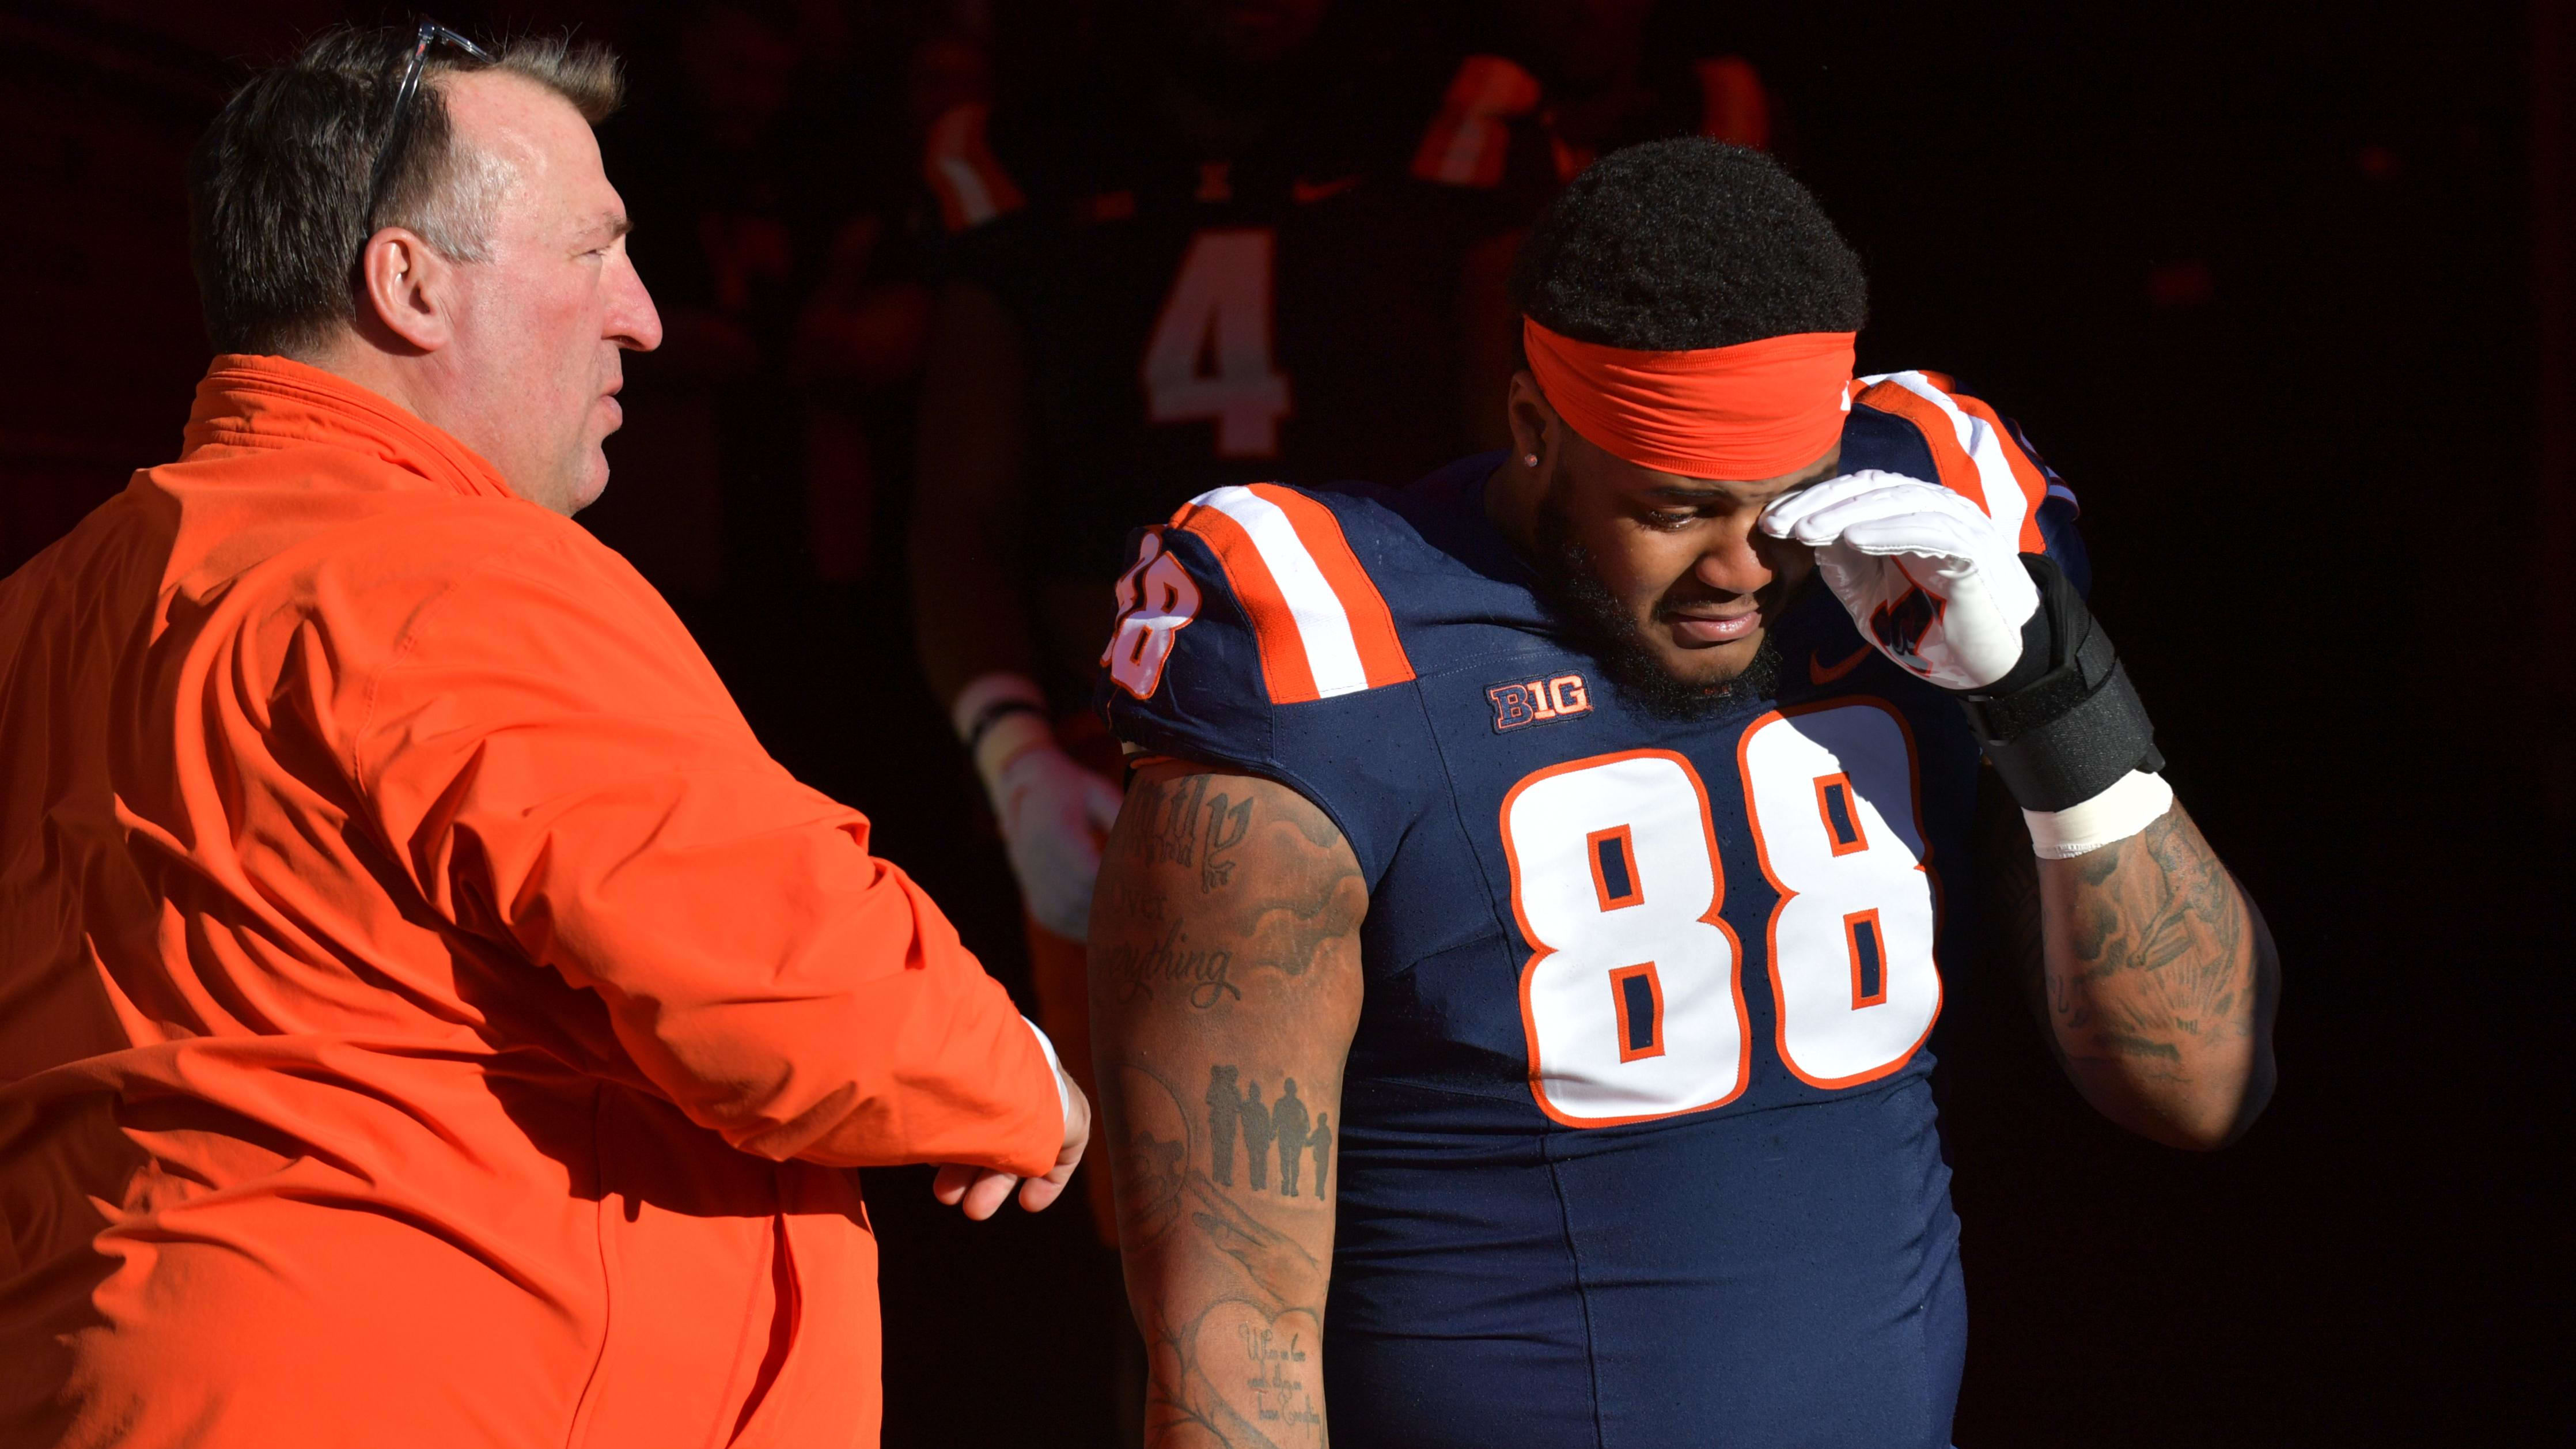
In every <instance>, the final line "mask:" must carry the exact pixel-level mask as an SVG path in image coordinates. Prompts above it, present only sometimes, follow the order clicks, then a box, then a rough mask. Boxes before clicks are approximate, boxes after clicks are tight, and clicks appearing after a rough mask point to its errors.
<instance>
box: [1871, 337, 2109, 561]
mask: <svg viewBox="0 0 2576 1449" xmlns="http://www.w3.org/2000/svg"><path fill="white" fill-rule="evenodd" d="M1852 403H1853V406H1854V407H1855V408H1867V409H1869V410H1871V411H1872V412H1875V413H1877V414H1879V415H1882V416H1884V417H1887V418H1890V419H1894V420H1896V421H1897V422H1898V423H1899V424H1900V426H1899V427H1897V428H1895V429H1893V430H1890V431H1891V432H1892V434H1893V438H1892V440H1891V442H1892V447H1891V449H1890V451H1891V456H1889V457H1887V458H1884V459H1881V458H1876V457H1867V458H1854V457H1852V456H1850V453H1851V451H1852V450H1851V449H1850V447H1849V446H1848V445H1846V449H1845V453H1846V456H1845V457H1844V460H1843V468H1844V470H1845V471H1847V472H1848V471H1853V470H1855V469H1858V468H1863V467H1871V468H1886V469H1887V470H1888V471H1890V472H1897V473H1905V474H1908V475H1909V476H1913V477H1919V478H1922V479H1923V480H1924V481H1926V482H1932V483H1939V484H1940V485H1941V486H1942V487H1944V488H1947V489H1949V490H1950V491H1951V492H1953V493H1957V494H1959V495H1961V496H1962V497H1965V498H1967V499H1968V500H1969V501H1970V502H1973V503H1975V504H1976V505H1977V506H1978V507H1980V508H1983V509H1984V510H1985V511H1986V515H1987V516H1988V517H1990V518H1992V519H1994V520H1995V521H1996V522H1997V523H1999V524H2002V525H2003V526H2005V527H2007V528H2010V529H2012V530H2013V531H2014V533H2015V536H2016V537H2017V539H2018V541H2019V546H2020V549H2021V551H2022V552H2023V553H2044V554H2046V555H2048V556H2049V557H2050V558H2051V559H2053V560H2055V561H2056V563H2057V565H2058V567H2059V568H2061V569H2063V570H2065V572H2066V576H2067V578H2069V579H2070V580H2072V581H2073V582H2074V584H2075V586H2076V588H2077V589H2078V590H2080V591H2083V592H2085V593H2090V592H2091V591H2092V586H2093V570H2092V561H2091V559H2090V557H2089V556H2088V555H2087V554H2086V553H2085V549H2084V537H2083V535H2082V534H2081V533H2080V532H2078V531H2077V530H2076V527H2075V520H2076V518H2077V517H2078V515H2079V514H2080V513H2081V511H2082V510H2081V509H2080V508H2079V507H2078V505H2077V503H2076V500H2075V492H2074V490H2073V489H2071V488H2069V487H2067V486H2066V480H2065V479H2063V478H2060V477H2059V476H2058V475H2057V471H2056V470H2055V469H2053V468H2051V467H2049V466H2048V464H2047V462H2046V461H2045V460H2044V459H2042V458H2041V457H2040V455H2039V450H2038V449H2036V448H2034V447H2032V446H2031V445H2030V439H2029V438H2028V437H2027V436H2025V435H2024V434H2023V433H2022V430H2021V427H2020V425H2019V424H2017V423H2015V422H2014V421H2013V420H2012V419H2010V418H2007V417H2005V416H2004V415H2003V414H2001V413H1999V412H1997V411H1996V410H1995V409H1994V407H1993V406H1992V405H1991V404H1989V403H1987V402H1986V401H1985V400H1984V399H1982V398H1977V397H1973V396H1970V395H1969V394H1968V393H1966V392H1963V391H1961V390H1960V388H1959V385H1958V383H1957V382H1956V381H1954V380H1953V379H1951V378H1950V377H1949V376H1948V375H1947V374H1944V373H1938V372H1891V373H1884V374H1881V375H1879V376H1875V377H1864V378H1862V379H1860V388H1859V391H1858V392H1857V393H1855V394H1854V395H1853V398H1852ZM1846 436H1847V437H1848V436H1849V433H1848V432H1847V433H1846ZM1907 455H1911V456H1907Z"/></svg>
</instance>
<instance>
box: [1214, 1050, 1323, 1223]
mask: <svg viewBox="0 0 2576 1449" xmlns="http://www.w3.org/2000/svg"><path fill="white" fill-rule="evenodd" d="M1238 1072H1239V1069H1238V1068H1235V1067H1228V1066H1217V1067H1210V1068H1209V1069H1208V1088H1207V1108H1208V1145H1209V1147H1210V1149H1211V1152H1210V1158H1209V1162H1210V1170H1209V1173H1208V1175H1209V1176H1210V1177H1212V1178H1214V1179H1215V1180H1216V1181H1217V1183H1218V1184H1219V1185H1220V1186H1223V1187H1232V1186H1234V1144H1235V1140H1236V1139H1237V1138H1241V1139H1242V1141H1243V1157H1244V1181H1245V1182H1246V1183H1248V1184H1249V1185H1250V1186H1251V1187H1253V1188H1254V1189H1255V1190H1256V1191H1263V1190H1267V1189H1268V1188H1269V1186H1270V1176H1271V1173H1270V1169H1271V1166H1272V1163H1273V1161H1274V1160H1275V1161H1276V1163H1277V1166H1278V1168H1279V1174H1278V1175H1279V1195H1280V1196H1282V1197H1295V1196H1296V1195H1297V1182H1298V1179H1299V1178H1300V1177H1301V1176H1303V1175H1304V1174H1303V1173H1302V1172H1301V1170H1300V1169H1301V1168H1302V1167H1303V1165H1304V1163H1305V1160H1306V1155H1307V1154H1308V1153H1310V1152H1311V1153H1313V1154H1314V1157H1315V1175H1314V1178H1313V1184H1314V1195H1315V1196H1316V1197H1322V1196H1323V1195H1324V1190H1325V1186H1324V1184H1325V1175H1326V1170H1327V1167H1328V1164H1329V1163H1330V1162H1331V1160H1332V1154H1333V1117H1332V1114H1331V1113H1329V1112H1324V1113H1319V1114H1316V1115H1315V1116H1314V1118H1313V1119H1312V1120H1311V1121H1310V1120H1309V1119H1308V1117H1307V1111H1306V1104H1305V1102H1304V1101H1302V1100H1300V1099H1299V1098H1298V1096H1297V1079H1296V1078H1295V1077H1290V1078H1288V1079H1287V1080H1285V1081H1283V1082H1281V1083H1280V1084H1279V1098H1278V1100H1277V1101H1274V1102H1269V1103H1264V1102H1263V1101H1262V1100H1261V1084H1260V1083H1259V1082H1246V1083H1244V1084H1242V1086H1241V1087H1240V1089H1238V1088H1237V1086H1236V1077H1237V1075H1238Z"/></svg>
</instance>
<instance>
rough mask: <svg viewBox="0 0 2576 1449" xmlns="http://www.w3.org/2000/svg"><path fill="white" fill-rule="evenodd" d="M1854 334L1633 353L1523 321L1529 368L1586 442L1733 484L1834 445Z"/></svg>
mask: <svg viewBox="0 0 2576 1449" xmlns="http://www.w3.org/2000/svg"><path fill="white" fill-rule="evenodd" d="M1855 336H1856V334H1854V333H1850V332H1800V333H1795V334H1792V335H1790V336H1787V337H1765V338H1763V339H1761V340H1760V341H1758V342H1742V343H1738V344H1736V345H1735V346H1733V347H1703V348H1699V349H1696V350H1694V351H1689V352H1638V351H1634V350H1631V349H1629V348H1624V347H1605V346H1602V345H1601V344H1599V343H1597V342H1578V341H1576V340H1575V339H1574V338H1571V337H1567V336H1564V335H1562V334H1559V333H1556V332H1551V331H1549V330H1548V329H1547V328H1545V327H1542V326H1540V325H1539V324H1538V323H1537V322H1535V321H1532V320H1531V319H1529V318H1527V317H1524V318H1522V319H1521V344H1522V347H1523V349H1524V351H1526V353H1527V354H1528V356H1529V365H1530V375H1531V376H1532V377H1534V378H1536V379H1537V381H1538V386H1539V391H1540V392H1542V393H1545V394H1546V395H1547V400H1548V403H1549V405H1550V406H1552V407H1554V408H1555V409H1556V411H1557V415H1558V416H1560V417H1562V418H1564V419H1565V422H1566V426H1568V427H1570V428H1572V429H1574V430H1575V431H1576V432H1578V433H1580V434H1582V435H1583V437H1584V440H1585V441H1587V442H1589V443H1591V444H1592V445H1593V446H1594V447H1597V448H1599V449H1601V450H1602V451H1603V452H1605V453H1608V454H1610V455H1611V456H1612V457H1614V458H1623V459H1625V460H1627V461H1628V462H1631V463H1634V464H1636V465H1637V466H1638V467H1640V468H1652V469H1655V470H1656V471H1658V472H1663V473H1678V474H1680V475H1681V476H1683V477H1685V478H1719V479H1726V480H1729V481H1734V482H1757V481H1760V480H1762V479H1766V478H1777V477H1780V476H1781V475H1782V474H1785V473H1794V472H1796V471H1797V470H1798V469H1800V468H1803V467H1805V466H1807V465H1808V464H1810V463H1813V462H1815V461H1816V460H1817V459H1819V458H1821V457H1823V456H1825V454H1826V453H1828V452H1830V451H1831V450H1832V449H1833V446H1834V444H1835V442H1836V441H1837V440H1838V439H1840V438H1841V436H1842V429H1843V417H1844V415H1845V414H1846V413H1848V412H1849V411H1850V397H1851V376H1852V343H1853V341H1854V338H1855Z"/></svg>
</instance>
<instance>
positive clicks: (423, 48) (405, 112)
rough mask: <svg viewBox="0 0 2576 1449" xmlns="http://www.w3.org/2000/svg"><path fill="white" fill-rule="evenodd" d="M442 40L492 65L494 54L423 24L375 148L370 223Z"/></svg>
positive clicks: (443, 29)
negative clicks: (432, 52)
mask: <svg viewBox="0 0 2576 1449" xmlns="http://www.w3.org/2000/svg"><path fill="white" fill-rule="evenodd" d="M441 41H444V42H446V43H447V44H449V45H452V46H455V47H456V48H457V49H458V50H461V51H463V52H465V53H466V54H467V55H470V56H472V57H474V58H475V59H476V60H479V61H482V62H483V63H484V64H486V65H490V64H491V63H492V56H491V53H490V52H489V51H486V50H485V49H484V48H483V47H481V46H479V45H476V44H475V43H474V42H473V41H470V40H468V39H466V38H465V37H464V36H462V35H459V34H457V33H456V32H455V31H453V30H450V29H448V28H447V27H446V26H444V25H441V24H439V23H438V22H437V21H435V20H424V21H422V22H421V23H420V30H419V32H418V33H417V34H415V35H414V36H413V37H412V42H411V50H410V56H409V59H408V60H407V62H406V63H405V64H404V67H403V77H402V84H401V85H399V86H396V87H395V88H394V112H393V116H392V118H391V119H389V120H387V121H386V122H385V141H384V144H383V145H382V146H379V147H377V148H376V170H375V175H374V176H372V177H371V178H369V180H368V182H367V221H368V222H369V223H370V224H371V225H372V224H373V223H374V221H375V219H376V208H378V207H380V206H382V205H384V203H385V178H387V177H389V176H391V175H392V174H393V171H394V162H395V160H396V159H397V158H398V157H399V156H400V155H401V154H402V145H403V140H404V136H405V132H404V129H403V123H404V122H406V121H408V120H410V119H411V105H412V98H413V97H414V96H416V95H418V94H420V77H421V72H422V71H423V70H424V69H426V68H427V67H428V65H429V48H430V47H431V46H433V45H437V44H438V43H440V42H441Z"/></svg>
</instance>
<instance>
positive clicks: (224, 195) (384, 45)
mask: <svg viewBox="0 0 2576 1449" xmlns="http://www.w3.org/2000/svg"><path fill="white" fill-rule="evenodd" d="M411 40H412V31H411V29H410V28H409V27H405V28H402V29H399V30H396V29H390V28H388V29H357V28H354V27H350V26H338V27H335V28H333V29H331V30H327V31H325V32H323V33H322V34H321V35H319V36H317V37H315V38H314V40H313V41H312V43H311V44H309V45H307V46H305V47H304V49H303V51H302V53H300V54H299V55H297V56H296V57H295V59H293V60H291V61H289V62H287V63H286V64H284V65H281V66H277V67H275V68H273V69H270V70H264V71H261V72H260V73H258V74H257V75H254V76H252V77H251V78H250V81H249V82H248V83H247V84H245V85H244V86H243V87H242V88H241V89H240V90H239V91H236V92H234V94H233V97H232V99H231V100H229V101H227V102H225V103H224V108H223V110H222V111H221V112H219V113H218V114H217V115H216V116H215V120H214V124H212V125H210V126H208V127H207V128H206V134H205V135H204V136H203V137H201V138H199V140H198V142H197V146H196V150H195V151H194V152H192V153H191V154H190V156H189V158H188V243H189V252H190V257H191V260H192V261H193V263H194V265H195V269H196V273H197V296H198V299H199V301H200V302H201V303H202V305H203V306H204V308H205V314H206V335H207V338H208V340H210V341H211V342H213V343H214V347H215V350H216V351H217V352H284V351H288V350H291V349H294V348H296V347H299V346H311V345H313V344H316V343H318V342H320V341H321V340H322V339H323V338H324V337H326V336H328V335H329V333H330V330H331V328H332V327H333V326H334V325H335V324H340V323H346V322H349V321H351V320H352V319H353V318H354V317H355V316H356V315H357V303H356V297H355V290H354V287H353V270H352V269H353V268H354V267H355V266H356V263H357V260H358V253H359V250H360V248H362V247H364V246H365V245H366V240H367V238H368V237H370V236H373V235H374V234H375V233H376V232H377V231H378V230H379V229H381V228H383V227H387V226H408V227H410V228H411V229H412V230H414V231H417V232H419V233H420V235H421V237H422V239H423V240H425V241H427V242H428V243H429V244H430V245H431V246H434V247H436V248H438V249H439V250H440V251H441V252H444V253H446V254H448V255H449V256H452V257H455V258H456V259H458V260H460V261H480V260H483V259H484V258H485V256H486V255H487V252H486V250H485V248H486V246H487V243H488V240H489V235H490V227H491V221H492V217H491V208H492V206H493V204H494V202H495V201H496V200H497V195H498V192H499V191H500V189H501V182H500V180H498V179H496V178H495V177H494V176H493V174H492V173H491V171H490V170H489V168H486V167H482V166H478V165H477V164H476V163H475V158H473V157H471V156H468V155H466V154H463V153H462V152H461V150H460V148H459V147H458V146H457V145H456V139H455V132H454V128H453V127H452V126H451V125H450V123H449V120H448V113H447V101H446V97H445V96H444V94H442V87H441V86H440V85H439V84H437V82H438V81H439V80H441V78H443V77H445V76H449V75H454V74H457V73H460V72H465V71H477V70H486V69H493V70H505V71H510V72H512V73H514V74H517V75H521V76H525V77H527V78H528V79H530V80H532V81H535V82H536V83H538V84H539V85H542V86H544V87H546V88H547V89H548V90H551V91H553V92H554V93H555V94H557V95H559V96H562V97H563V98H564V99H565V100H567V101H569V102H571V103H572V105H573V108H574V109H575V110H578V111H580V112H581V114H582V116H583V118H584V119H586V120H588V121H590V122H592V123H593V124H596V123H598V122H599V121H601V120H603V119H605V118H606V117H607V116H608V114H609V113H610V112H611V111H614V110H615V109H617V105H618V102H619V100H620V99H622V97H623V95H624V89H625V86H624V81H623V80H622V79H621V77H620V76H619V73H618V67H617V59H616V57H615V56H613V55H611V54H609V53H608V52H607V51H606V50H604V49H601V48H598V47H595V46H586V47H583V48H582V49H579V50H575V49H573V48H572V46H571V45H570V44H569V43H568V42H567V41H565V40H563V39H561V38H529V39H522V40H518V41H511V42H503V43H500V44H497V45H491V46H487V47H485V48H486V49H487V50H488V51H490V52H491V55H492V59H491V60H490V61H489V62H485V61H482V60H478V59H476V58H474V57H473V56H471V55H469V54H466V53H465V52H463V51H461V50H459V49H457V48H456V47H454V46H452V45H439V46H433V47H431V49H430V52H429V59H428V63H427V65H426V66H425V67H424V69H423V71H422V75H421V86H420V91H419V93H418V94H417V95H415V96H413V97H412V102H411V113H410V117H409V119H407V120H406V121H405V122H404V123H403V124H404V130H405V133H406V139H405V140H404V142H403V145H402V150H401V153H400V155H399V157H398V158H397V161H396V164H395V167H394V169H393V171H392V172H391V173H389V174H388V175H387V177H386V180H385V191H384V199H383V201H382V202H381V203H380V204H379V205H378V206H377V207H376V209H375V212H374V214H372V215H370V214H368V213H367V188H368V183H369V181H370V179H371V177H372V175H373V173H374V171H375V164H376V154H377V152H378V151H379V150H381V149H382V148H383V146H384V143H385V140H386V134H385V133H386V128H387V124H388V122H389V121H390V120H391V119H392V111H393V103H394V90H395V88H396V86H397V85H398V84H399V83H400V82H401V80H402V73H403V66H404V62H405V61H406V60H407V59H408V58H409V56H410V43H411Z"/></svg>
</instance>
